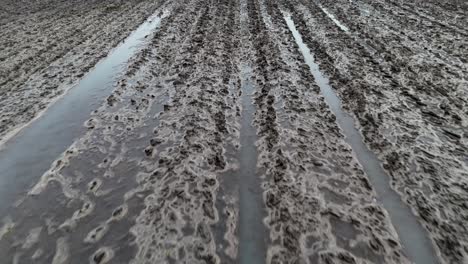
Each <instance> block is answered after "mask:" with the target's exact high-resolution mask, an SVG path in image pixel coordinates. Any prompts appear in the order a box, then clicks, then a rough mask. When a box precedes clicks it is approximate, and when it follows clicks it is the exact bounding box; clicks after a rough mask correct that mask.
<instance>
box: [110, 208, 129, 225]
mask: <svg viewBox="0 0 468 264" xmlns="http://www.w3.org/2000/svg"><path fill="white" fill-rule="evenodd" d="M127 212H128V206H127V205H126V204H124V205H121V206H119V207H117V208H116V209H115V210H114V212H112V217H111V220H114V221H116V220H121V219H122V218H123V217H124V216H125V215H127Z"/></svg>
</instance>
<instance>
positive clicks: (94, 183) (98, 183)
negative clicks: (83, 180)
mask: <svg viewBox="0 0 468 264" xmlns="http://www.w3.org/2000/svg"><path fill="white" fill-rule="evenodd" d="M101 185H102V181H101V180H100V179H94V180H93V181H91V182H90V183H89V184H88V190H89V191H90V192H93V193H94V194H96V191H97V190H98V189H99V187H101Z"/></svg>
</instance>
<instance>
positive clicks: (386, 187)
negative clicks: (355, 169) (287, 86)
mask: <svg viewBox="0 0 468 264" xmlns="http://www.w3.org/2000/svg"><path fill="white" fill-rule="evenodd" d="M285 20H286V23H287V24H288V27H289V30H290V31H291V33H292V34H293V36H294V39H295V41H296V43H297V45H298V46H299V49H300V51H301V53H302V55H303V56H304V60H305V62H306V63H307V65H308V66H309V68H310V71H311V73H312V75H313V76H314V78H315V81H316V83H317V85H318V86H319V87H320V90H321V92H322V94H323V96H324V98H325V102H326V103H327V104H328V106H329V107H330V109H331V110H332V112H333V113H334V114H335V116H336V120H337V122H338V125H339V126H340V128H341V130H342V131H343V133H344V134H345V136H346V142H348V143H349V144H350V145H351V147H352V149H353V151H354V153H355V154H356V157H357V159H358V161H359V163H360V164H361V165H362V167H363V169H364V171H365V173H366V174H367V176H368V177H369V179H370V181H371V183H372V185H373V186H374V189H375V190H376V192H377V195H378V197H379V201H380V202H381V203H382V204H383V206H384V207H385V209H386V210H387V211H388V213H389V214H390V218H391V220H392V223H393V226H394V227H395V229H396V231H397V233H398V236H399V237H400V241H401V243H402V245H403V248H404V250H405V253H406V254H407V255H408V257H409V258H410V259H411V260H412V261H414V262H415V263H417V264H432V263H438V261H437V256H436V254H435V253H434V249H433V247H432V243H431V241H430V239H429V238H428V236H427V234H426V231H425V230H424V228H423V227H422V225H421V224H420V223H419V222H418V220H417V218H416V217H415V216H414V215H413V214H412V212H411V209H410V208H409V207H408V206H407V205H406V204H405V203H403V201H402V200H401V199H400V196H399V195H398V194H397V193H396V192H395V191H394V190H393V189H391V187H390V183H389V177H388V175H387V174H386V172H385V171H384V170H383V168H382V167H381V165H380V161H379V159H378V158H377V156H376V155H375V154H374V153H372V152H371V151H370V150H369V149H368V148H367V146H366V145H365V144H364V141H363V139H362V136H361V134H360V133H359V131H358V130H357V129H356V128H355V126H354V119H353V117H351V116H350V115H348V114H347V113H345V112H344V111H343V110H342V109H341V102H340V99H339V98H338V96H337V95H336V94H335V92H334V91H333V89H332V87H331V86H330V84H329V80H328V78H327V77H325V76H324V75H323V74H322V73H321V72H320V69H319V66H318V65H317V63H315V61H314V57H313V55H312V54H311V52H310V50H309V48H308V47H307V46H306V45H305V44H304V42H303V41H302V37H301V35H300V33H299V32H298V31H297V29H296V26H295V25H294V21H293V20H292V19H291V17H290V16H289V15H286V16H285Z"/></svg>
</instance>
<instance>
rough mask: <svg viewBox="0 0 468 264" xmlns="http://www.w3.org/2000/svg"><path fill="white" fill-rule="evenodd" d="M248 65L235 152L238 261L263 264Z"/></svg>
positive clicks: (261, 209) (263, 236)
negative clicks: (236, 166)
mask: <svg viewBox="0 0 468 264" xmlns="http://www.w3.org/2000/svg"><path fill="white" fill-rule="evenodd" d="M251 71H252V70H251V68H250V67H243V74H242V75H243V76H242V83H241V86H242V118H241V131H240V138H241V142H240V143H241V147H240V153H239V163H240V168H239V171H238V173H239V176H240V177H239V259H240V262H239V263H246V264H247V263H264V262H265V258H266V255H265V253H266V241H265V239H266V237H267V235H266V229H265V226H264V224H263V221H262V219H263V216H264V215H265V212H264V211H265V209H264V206H263V197H262V190H261V188H260V179H259V177H257V174H256V171H257V148H256V146H255V141H256V140H257V132H256V131H255V128H254V127H253V126H252V122H253V115H254V112H255V109H254V106H253V104H252V93H253V90H254V86H253V84H252V80H251Z"/></svg>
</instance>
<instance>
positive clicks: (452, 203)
mask: <svg viewBox="0 0 468 264" xmlns="http://www.w3.org/2000/svg"><path fill="white" fill-rule="evenodd" d="M284 6H285V7H287V9H288V11H289V12H291V13H292V14H293V18H294V20H295V22H296V23H297V24H298V30H299V31H300V32H301V34H302V36H303V38H304V41H305V42H306V44H307V45H308V46H309V47H310V49H311V50H312V51H313V52H314V53H315V56H316V61H317V62H318V63H319V64H320V67H321V68H322V69H323V70H324V72H325V73H326V74H327V75H328V76H329V77H330V80H331V82H332V85H333V87H334V88H335V89H336V91H337V92H338V94H339V95H340V97H341V99H342V103H343V106H344V107H345V108H346V109H347V110H348V111H349V112H350V113H352V114H353V115H354V116H355V117H356V118H357V120H358V121H359V125H360V130H361V133H362V135H363V136H364V139H365V141H366V143H367V144H368V146H369V147H370V149H371V150H372V151H374V152H375V153H376V154H377V155H378V156H379V158H380V159H381V160H382V161H383V166H384V169H385V170H386V171H387V172H388V173H389V175H391V182H392V186H393V188H394V189H395V190H396V191H398V192H399V193H400V194H401V196H402V197H403V200H404V201H405V202H406V203H408V204H409V205H410V207H411V208H412V209H413V211H414V213H415V214H416V215H417V216H418V217H419V219H420V221H421V222H422V223H423V225H424V226H425V228H426V229H427V231H428V232H429V234H430V236H431V238H432V241H433V243H434V245H435V248H436V250H437V251H438V254H439V255H440V259H441V262H442V263H465V262H466V261H468V237H467V236H466V235H465V234H467V231H468V230H467V225H466V221H467V220H468V210H467V208H468V207H467V203H466V201H467V199H468V192H467V190H468V188H467V187H468V181H467V179H468V178H467V176H468V173H467V172H468V162H467V161H468V155H467V153H468V134H467V131H468V130H467V126H468V105H467V99H468V96H467V95H468V83H467V81H466V76H467V73H468V61H467V59H468V57H467V56H466V54H468V50H467V47H468V46H467V44H468V43H467V39H468V38H467V34H468V31H467V30H466V28H467V25H468V20H467V16H466V11H467V6H466V3H462V2H459V1H437V2H436V1H425V2H422V1H415V2H407V1H344V0H343V1H337V2H336V1H335V2H331V1H293V2H287V3H286V1H284ZM324 9H325V10H326V11H327V12H328V13H331V14H333V16H334V17H335V18H336V19H337V20H338V21H339V22H340V24H342V25H345V26H346V27H347V28H348V31H345V30H343V29H341V28H340V27H339V26H338V25H337V24H336V23H335V22H334V21H332V19H330V17H328V16H327V15H326V13H325V12H324V11H323V10H324Z"/></svg>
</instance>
